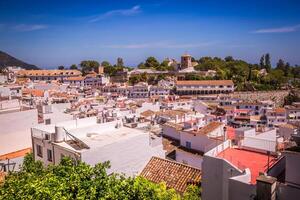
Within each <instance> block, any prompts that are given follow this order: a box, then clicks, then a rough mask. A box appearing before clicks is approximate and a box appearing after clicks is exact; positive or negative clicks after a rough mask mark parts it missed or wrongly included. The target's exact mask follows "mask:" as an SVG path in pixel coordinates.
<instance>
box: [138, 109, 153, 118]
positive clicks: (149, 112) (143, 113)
mask: <svg viewBox="0 0 300 200" xmlns="http://www.w3.org/2000/svg"><path fill="white" fill-rule="evenodd" d="M141 115H142V116H143V117H150V116H153V115H155V112H154V111H152V110H146V111H144V112H142V113H141Z"/></svg>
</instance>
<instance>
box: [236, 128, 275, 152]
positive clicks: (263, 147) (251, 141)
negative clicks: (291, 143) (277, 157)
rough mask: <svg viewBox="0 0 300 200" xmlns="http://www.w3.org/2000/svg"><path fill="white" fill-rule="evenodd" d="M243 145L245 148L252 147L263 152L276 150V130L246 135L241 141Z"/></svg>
mask: <svg viewBox="0 0 300 200" xmlns="http://www.w3.org/2000/svg"><path fill="white" fill-rule="evenodd" d="M240 145H241V147H242V148H244V149H250V150H251V149H252V150H257V151H261V152H266V151H271V152H274V153H275V152H276V146H277V143H276V130H275V129H273V130H270V131H267V132H264V133H261V134H258V135H255V136H251V137H245V138H244V139H243V140H242V141H241V144H240Z"/></svg>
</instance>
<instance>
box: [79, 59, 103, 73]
mask: <svg viewBox="0 0 300 200" xmlns="http://www.w3.org/2000/svg"><path fill="white" fill-rule="evenodd" d="M99 66H100V64H99V63H98V62H97V61H95V60H84V61H81V63H80V67H81V70H82V72H83V73H84V74H85V73H88V72H91V71H97V69H98V67H99Z"/></svg>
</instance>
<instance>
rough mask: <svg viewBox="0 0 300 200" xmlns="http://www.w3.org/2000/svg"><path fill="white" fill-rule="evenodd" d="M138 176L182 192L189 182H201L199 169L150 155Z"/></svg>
mask: <svg viewBox="0 0 300 200" xmlns="http://www.w3.org/2000/svg"><path fill="white" fill-rule="evenodd" d="M140 176H142V177H144V178H146V179H148V180H149V181H152V182H154V183H161V182H165V183H166V185H167V187H168V188H174V189H175V190H176V191H178V192H180V193H183V192H184V191H185V190H186V188H187V186H188V185H190V184H199V183H200V182H201V170H200V169H198V168H194V167H191V166H188V165H185V164H182V163H179V162H175V161H171V160H166V159H163V158H158V157H152V158H151V160H150V161H149V162H148V164H147V165H146V167H145V168H144V169H143V171H142V172H141V174H140Z"/></svg>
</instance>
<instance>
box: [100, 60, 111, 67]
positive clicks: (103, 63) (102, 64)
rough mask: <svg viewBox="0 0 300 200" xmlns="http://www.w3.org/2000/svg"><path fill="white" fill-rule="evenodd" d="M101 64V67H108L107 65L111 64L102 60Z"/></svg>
mask: <svg viewBox="0 0 300 200" xmlns="http://www.w3.org/2000/svg"><path fill="white" fill-rule="evenodd" d="M101 66H103V67H108V66H111V64H110V63H109V62H108V61H103V62H102V63H101Z"/></svg>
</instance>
